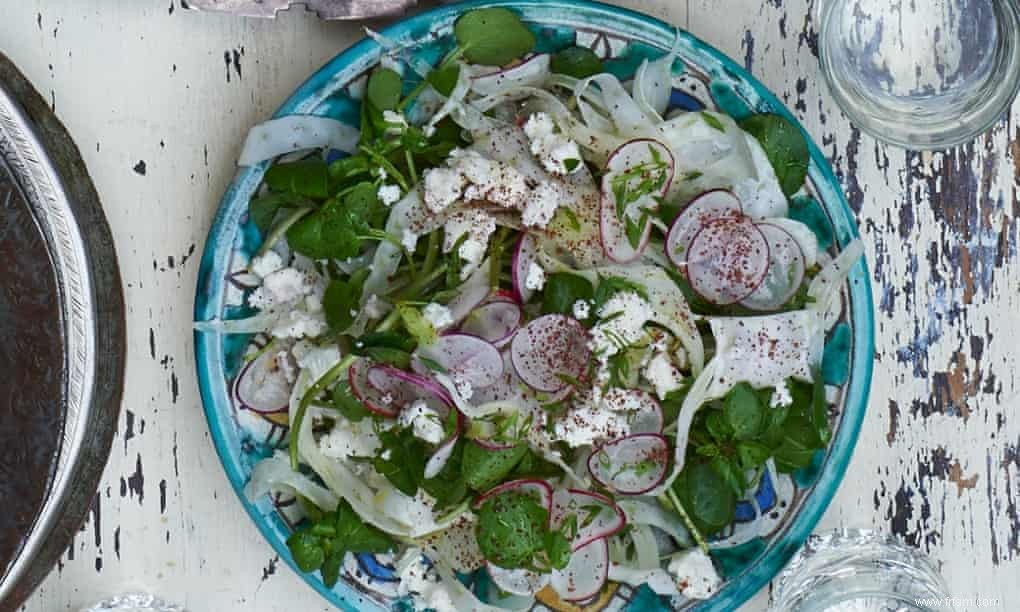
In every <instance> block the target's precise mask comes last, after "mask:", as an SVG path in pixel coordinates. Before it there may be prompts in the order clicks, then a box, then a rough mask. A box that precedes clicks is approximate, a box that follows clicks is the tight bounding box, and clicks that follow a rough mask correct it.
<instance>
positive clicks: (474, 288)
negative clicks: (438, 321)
mask: <svg viewBox="0 0 1020 612" xmlns="http://www.w3.org/2000/svg"><path fill="white" fill-rule="evenodd" d="M491 290H492V283H490V282H489V260H488V259H486V260H485V261H483V262H482V263H481V265H479V266H478V268H477V269H476V270H475V271H474V272H472V273H471V276H469V277H468V278H467V280H466V281H464V282H463V283H462V284H461V286H460V287H458V291H457V295H456V296H454V298H453V299H452V300H450V302H449V303H448V304H447V305H446V307H447V308H449V309H450V317H451V318H452V319H453V322H454V323H459V322H460V321H462V320H463V319H464V317H466V316H468V313H469V312H471V311H472V310H474V309H475V308H476V307H477V306H478V305H479V304H481V303H482V302H484V301H485V298H487V297H489V292H490V291H491Z"/></svg>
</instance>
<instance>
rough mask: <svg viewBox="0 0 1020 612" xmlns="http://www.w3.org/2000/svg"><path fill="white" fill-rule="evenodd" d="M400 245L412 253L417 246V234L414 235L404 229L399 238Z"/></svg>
mask: <svg viewBox="0 0 1020 612" xmlns="http://www.w3.org/2000/svg"><path fill="white" fill-rule="evenodd" d="M400 244H401V245H402V246H403V247H404V248H405V249H407V250H408V252H410V253H414V249H415V248H417V246H418V234H415V233H414V232H412V231H411V230H409V229H404V232H403V234H401V236H400Z"/></svg>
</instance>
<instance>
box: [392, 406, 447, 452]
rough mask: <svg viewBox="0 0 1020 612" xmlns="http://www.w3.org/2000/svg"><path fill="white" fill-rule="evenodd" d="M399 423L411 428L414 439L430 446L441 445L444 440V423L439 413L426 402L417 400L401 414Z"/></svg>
mask: <svg viewBox="0 0 1020 612" xmlns="http://www.w3.org/2000/svg"><path fill="white" fill-rule="evenodd" d="M398 422H399V423H400V425H401V426H403V427H410V428H411V429H412V431H413V432H414V437H416V438H418V439H420V440H424V441H425V442H428V443H429V444H439V443H440V442H442V440H443V434H444V432H443V423H442V419H440V418H439V413H438V412H436V411H435V410H434V409H432V407H430V406H429V405H428V404H427V403H426V402H425V400H415V401H414V402H413V403H412V404H411V405H410V406H407V407H406V408H404V410H403V411H402V412H401V413H400V418H399V419H398Z"/></svg>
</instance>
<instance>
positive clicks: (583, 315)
mask: <svg viewBox="0 0 1020 612" xmlns="http://www.w3.org/2000/svg"><path fill="white" fill-rule="evenodd" d="M571 310H572V311H573V312H574V318H575V319H577V320H579V321H583V320H585V319H587V318H588V316H589V315H591V302H589V301H588V300H577V301H576V302H574V306H573V307H572V308H571Z"/></svg>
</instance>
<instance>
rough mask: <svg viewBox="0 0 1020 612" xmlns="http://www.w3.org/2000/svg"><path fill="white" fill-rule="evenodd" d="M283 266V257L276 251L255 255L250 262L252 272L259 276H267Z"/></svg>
mask: <svg viewBox="0 0 1020 612" xmlns="http://www.w3.org/2000/svg"><path fill="white" fill-rule="evenodd" d="M282 268H283V258H282V257H280V254H279V253H277V252H276V251H268V252H267V253H266V254H265V255H259V256H258V257H253V258H252V260H251V262H250V263H249V264H248V269H249V270H251V273H252V274H254V275H255V276H258V277H259V278H265V277H267V276H269V275H270V274H272V273H273V272H276V271H277V270H280V269H282Z"/></svg>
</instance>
